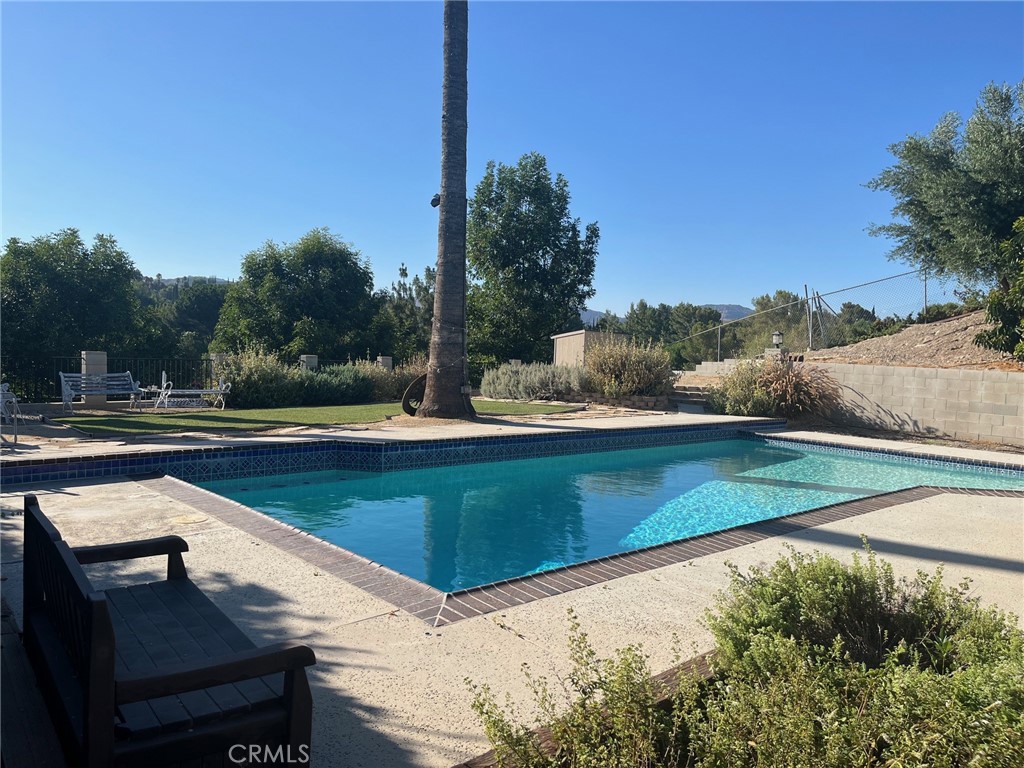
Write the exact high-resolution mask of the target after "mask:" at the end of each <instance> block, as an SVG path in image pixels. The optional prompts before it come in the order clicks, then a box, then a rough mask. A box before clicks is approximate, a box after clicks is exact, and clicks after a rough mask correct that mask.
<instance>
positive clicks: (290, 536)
mask: <svg viewBox="0 0 1024 768" xmlns="http://www.w3.org/2000/svg"><path fill="white" fill-rule="evenodd" d="M138 482H140V483H142V484H143V485H145V486H146V487H148V488H150V489H151V490H153V491H156V492H158V493H161V494H163V495H165V496H168V497H170V498H173V499H175V500H177V501H180V502H182V503H185V504H188V505H189V506H192V507H194V508H196V509H198V510H200V511H202V512H204V513H206V514H209V515H212V516H213V517H215V518H217V519H219V520H221V521H222V522H224V523H227V524H228V525H231V526H233V527H235V528H238V529H239V530H242V531H244V532H245V533H247V534H249V535H250V536H253V537H255V538H258V539H260V540H261V541H264V542H266V543H268V544H271V545H273V546H275V547H277V548H279V549H281V550H283V551H285V552H288V553H290V554H292V555H294V556H295V557H298V558H300V559H302V560H304V561H306V562H307V563H309V564H310V565H313V566H316V567H317V568H318V569H320V570H322V571H324V572H326V573H330V574H332V575H334V576H337V577H338V578H340V579H342V580H343V581H346V582H348V583H349V584H352V585H353V586H356V587H359V588H360V589H362V590H363V591H364V592H368V593H369V594H371V595H373V596H375V597H377V598H380V599H381V600H384V601H385V602H387V603H389V604H390V605H393V606H394V607H395V608H398V609H400V610H403V611H405V612H407V613H410V614H412V615H413V616H415V617H416V618H418V619H420V620H422V621H424V622H426V623H427V624H429V625H430V626H432V627H441V626H444V625H447V624H453V623H455V622H458V621H463V620H464V619H469V618H473V617H475V616H482V615H485V614H488V613H493V612H495V611H500V610H504V609H506V608H511V607H513V606H516V605H525V604H526V603H531V602H533V601H535V600H542V599H544V598H545V597H553V596H556V595H562V594H565V593H567V592H572V591H574V590H576V589H582V588H583V587H588V586H593V585H595V584H601V583H603V582H607V581H611V580H613V579H617V578H620V577H622V576H628V575H631V574H635V573H644V572H646V571H650V570H653V569H655V568H661V567H663V566H667V565H674V564H676V563H682V562H685V561H687V560H692V559H694V558H697V557H702V556H704V555H711V554H715V553H718V552H724V551H726V550H729V549H734V548H736V547H741V546H744V545H746V544H753V543H755V542H758V541H763V540H765V539H768V538H772V537H774V536H783V535H786V534H789V533H794V532H796V531H801V530H804V529H807V528H814V527H816V526H819V525H825V524H827V523H832V522H836V521H838V520H844V519H846V518H849V517H855V516H857V515H862V514H865V513H867V512H875V511H878V510H880V509H885V508H887V507H893V506H897V505H899V504H905V503H907V502H910V501H919V500H921V499H927V498H930V497H932V496H938V495H941V494H944V493H952V494H962V495H973V496H996V497H1002V498H1020V499H1024V491H1004V490H994V489H976V488H943V487H937V486H916V487H914V488H907V489H904V490H900V491H891V492H889V493H883V494H878V495H875V496H868V497H866V498H863V499H854V500H852V501H844V502H839V503H837V504H831V505H829V506H826V507H819V508H818V509H812V510H810V511H808V512H797V513H795V514H792V515H786V516H784V517H777V518H774V519H771V520H763V521H760V522H756V523H747V524H746V525H741V526H738V527H736V528H729V529H727V530H724V531H717V532H715V533H707V534H703V535H700V536H695V537H692V538H689V539H682V540H680V541H673V542H668V543H665V544H657V545H655V546H651V547H645V548H644V549H638V550H633V551H630V552H623V553H619V554H615V555H608V556H606V557H600V558H596V559H593V560H587V561H584V562H582V563H576V564H573V565H567V566H562V567H560V568H555V569H552V570H549V571H543V572H541V573H536V574H531V575H528V576H520V577H517V578H514V579H506V580H503V581H498V582H495V583H493V584H485V585H483V586H480V587H473V588H471V589H464V590H458V591H456V592H442V591H441V590H439V589H436V588H434V587H431V586H429V585H427V584H424V583H422V582H420V581H417V580H416V579H413V578H411V577H409V576H406V575H404V574H401V573H399V572H397V571H394V570H392V569H390V568H388V567H387V566H384V565H381V564H380V563H376V562H374V561H372V560H369V559H367V558H365V557H361V556H360V555H357V554H355V553H353V552H349V551H348V550H346V549H343V548H341V547H339V546H337V545H335V544H330V543H328V542H326V541H323V540H322V539H320V538H318V537H316V536H314V535H312V534H310V533H307V532H305V531H302V530H300V529H298V528H294V527H292V526H290V525H287V524H286V523H282V522H280V521H278V520H275V519H274V518H272V517H269V516H267V515H264V514H263V513H261V512H257V511H256V510H253V509H250V508H249V507H246V506H244V505H242V504H239V503H238V502H235V501H231V500H229V499H225V498H224V497H222V496H218V495H217V494H215V493H213V492H211V491H207V490H204V489H202V488H198V487H196V486H194V485H191V484H190V483H187V482H185V481H183V480H178V479H177V478H173V477H166V476H165V477H153V478H146V479H140V480H139V481H138Z"/></svg>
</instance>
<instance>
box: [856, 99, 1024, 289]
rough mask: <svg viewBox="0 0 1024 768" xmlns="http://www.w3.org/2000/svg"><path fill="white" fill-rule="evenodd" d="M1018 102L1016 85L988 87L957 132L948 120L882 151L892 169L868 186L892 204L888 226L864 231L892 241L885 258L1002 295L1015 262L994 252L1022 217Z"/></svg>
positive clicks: (1023, 141) (952, 117) (1023, 158)
mask: <svg viewBox="0 0 1024 768" xmlns="http://www.w3.org/2000/svg"><path fill="white" fill-rule="evenodd" d="M1022 101H1024V81H1022V82H1021V83H1020V84H1018V85H1016V86H1009V85H1002V86H997V85H995V84H994V83H992V84H989V85H988V86H987V87H986V88H985V89H984V90H983V91H982V93H981V96H980V98H979V100H978V104H977V107H976V108H975V110H974V113H973V115H972V116H971V118H970V119H969V120H968V121H967V124H966V125H965V126H963V130H962V131H961V121H960V118H959V116H958V115H956V114H955V113H950V114H947V115H946V116H945V117H943V118H942V119H941V120H940V121H939V123H938V125H937V126H936V127H935V129H934V130H933V131H932V132H931V134H929V135H928V136H921V135H917V134H915V135H912V136H909V137H907V139H906V140H904V141H901V142H899V143H897V144H894V145H893V146H891V147H890V148H889V151H890V152H892V154H893V155H895V157H896V159H897V161H898V162H897V163H896V165H893V166H892V167H890V168H887V169H885V170H884V171H882V173H880V174H879V175H878V176H877V177H876V178H875V179H873V180H872V181H871V182H869V184H868V187H870V188H871V189H875V190H885V191H887V192H889V193H890V194H891V195H892V196H893V197H894V198H895V200H896V206H895V207H894V208H893V210H892V212H893V215H894V216H895V217H896V221H894V222H892V223H891V224H885V225H881V226H879V225H873V226H871V227H870V228H869V230H868V231H869V232H870V233H871V234H872V235H884V236H886V237H889V238H891V239H893V240H895V241H896V247H895V248H893V250H892V251H891V252H890V254H889V256H890V258H892V259H899V260H901V261H905V262H907V263H909V264H912V265H914V266H917V267H922V268H924V269H926V270H928V271H929V272H930V273H933V274H936V275H939V276H943V275H949V276H952V277H956V278H958V279H960V280H961V281H963V282H965V283H967V284H972V285H974V284H984V285H992V284H996V285H998V286H999V287H1000V288H1001V289H1002V290H1004V291H1005V290H1007V289H1008V288H1009V281H1010V278H1011V277H1012V275H1013V272H1014V268H1015V263H1014V259H1013V257H1012V254H1007V253H1006V252H1005V251H1004V250H1003V249H1001V248H1000V247H999V245H1000V243H1002V242H1004V241H1005V240H1007V239H1009V238H1010V237H1011V235H1012V227H1013V222H1014V220H1015V219H1017V217H1018V216H1020V215H1021V213H1022V212H1024V115H1022V111H1021V107H1022Z"/></svg>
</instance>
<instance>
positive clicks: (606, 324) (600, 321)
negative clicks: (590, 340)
mask: <svg viewBox="0 0 1024 768" xmlns="http://www.w3.org/2000/svg"><path fill="white" fill-rule="evenodd" d="M594 330H595V331H603V332H605V333H622V321H621V320H620V319H619V318H618V317H616V316H615V314H614V313H613V312H612V311H611V310H610V309H606V310H605V311H604V314H603V315H601V316H600V317H599V318H597V322H595V323H594Z"/></svg>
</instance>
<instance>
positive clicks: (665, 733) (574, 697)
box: [466, 609, 685, 768]
mask: <svg viewBox="0 0 1024 768" xmlns="http://www.w3.org/2000/svg"><path fill="white" fill-rule="evenodd" d="M569 623H570V631H569V655H570V659H571V662H572V671H571V672H570V673H569V675H568V677H567V678H566V679H565V680H564V681H562V683H563V690H564V694H565V695H564V696H556V695H555V694H553V693H552V691H551V688H550V687H549V685H548V681H547V679H546V678H543V677H534V676H533V674H532V673H531V672H530V669H529V667H528V665H526V664H524V665H523V671H524V674H525V676H526V679H527V685H528V687H529V689H530V691H531V693H532V694H533V698H534V702H535V704H536V705H537V710H538V715H537V719H536V722H537V724H538V725H539V724H543V725H547V726H548V727H549V728H550V730H551V735H552V737H553V738H554V740H555V742H556V743H557V744H558V745H559V749H558V754H557V755H550V754H547V753H545V751H544V750H543V749H542V748H541V746H540V742H539V740H538V739H537V738H536V736H535V735H534V733H532V732H531V730H530V729H529V727H527V726H526V725H523V724H522V723H521V718H520V717H519V715H518V713H517V712H515V710H514V708H513V707H511V705H509V706H508V711H505V710H503V709H502V707H501V706H500V705H499V704H498V702H497V700H496V699H495V697H494V693H493V692H492V691H491V689H490V687H489V686H487V685H479V686H478V685H474V684H473V682H472V681H471V680H469V679H468V678H467V680H466V684H467V685H468V686H469V687H470V689H471V690H472V692H473V710H474V711H475V712H476V713H477V715H478V716H479V717H480V719H481V722H482V723H483V725H484V730H485V731H486V733H487V737H488V738H489V739H490V741H491V743H492V744H493V745H494V749H495V752H496V754H497V757H498V764H499V765H501V766H516V767H517V768H542V767H544V766H550V767H551V768H556V767H558V768H561V766H574V767H578V768H585V767H587V766H593V768H606V767H607V766H623V768H625V767H626V766H654V765H675V764H676V757H678V756H679V754H680V753H681V751H682V750H681V749H680V746H681V742H683V738H682V737H684V736H685V733H684V732H683V731H682V729H681V726H682V718H681V713H682V712H684V711H685V708H684V707H679V708H678V709H677V710H676V711H675V712H672V711H666V710H665V709H664V708H661V707H659V706H658V700H659V698H660V695H661V693H662V691H661V688H660V686H659V685H657V684H655V683H654V681H653V680H652V679H651V672H650V668H649V667H648V664H647V658H646V657H645V656H644V654H643V651H642V649H641V648H640V647H639V646H636V645H631V646H628V647H627V648H623V649H621V650H619V651H618V652H617V653H616V655H615V658H614V659H599V658H598V657H597V654H596V653H595V652H594V649H593V647H592V646H591V645H590V642H589V640H588V639H587V636H586V634H585V633H584V632H582V630H581V629H580V624H579V621H578V620H577V618H576V616H575V614H574V613H573V612H572V610H571V609H570V611H569Z"/></svg>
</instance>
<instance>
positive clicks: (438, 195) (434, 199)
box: [430, 194, 441, 208]
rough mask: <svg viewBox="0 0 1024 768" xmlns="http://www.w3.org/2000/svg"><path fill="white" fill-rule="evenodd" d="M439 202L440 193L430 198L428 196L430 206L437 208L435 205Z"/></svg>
mask: <svg viewBox="0 0 1024 768" xmlns="http://www.w3.org/2000/svg"><path fill="white" fill-rule="evenodd" d="M440 204H441V195H440V194H437V195H434V196H433V197H432V198H430V206H431V207H432V208H437V206H439V205H440Z"/></svg>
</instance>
